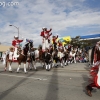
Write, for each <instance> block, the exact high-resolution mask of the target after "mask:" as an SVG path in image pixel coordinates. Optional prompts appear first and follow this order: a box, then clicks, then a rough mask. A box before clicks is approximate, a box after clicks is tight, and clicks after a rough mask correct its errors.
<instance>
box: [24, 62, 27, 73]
mask: <svg viewBox="0 0 100 100" xmlns="http://www.w3.org/2000/svg"><path fill="white" fill-rule="evenodd" d="M24 72H25V74H26V73H27V71H26V63H24Z"/></svg>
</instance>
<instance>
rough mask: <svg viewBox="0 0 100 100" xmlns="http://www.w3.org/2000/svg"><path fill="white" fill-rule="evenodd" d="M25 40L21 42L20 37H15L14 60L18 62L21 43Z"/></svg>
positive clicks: (13, 43) (13, 44) (13, 42)
mask: <svg viewBox="0 0 100 100" xmlns="http://www.w3.org/2000/svg"><path fill="white" fill-rule="evenodd" d="M22 41H23V40H19V37H18V36H14V40H13V41H12V46H14V55H13V60H14V61H16V60H17V57H19V55H17V50H18V48H19V47H20V43H21V42H22Z"/></svg>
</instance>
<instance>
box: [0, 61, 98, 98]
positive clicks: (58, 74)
mask: <svg viewBox="0 0 100 100" xmlns="http://www.w3.org/2000/svg"><path fill="white" fill-rule="evenodd" d="M12 66H13V67H12V68H13V72H12V73H11V72H8V71H6V72H4V66H3V65H2V63H1V62H0V100H99V98H100V97H99V94H100V90H97V89H94V91H93V93H92V94H93V96H92V97H89V96H88V95H87V94H86V93H85V86H86V85H87V84H88V80H89V67H88V64H86V63H76V64H69V65H68V66H66V67H64V68H61V67H58V68H53V69H51V71H46V70H45V69H43V68H41V67H40V65H39V64H38V65H37V66H38V71H34V70H32V71H29V72H28V73H27V74H24V72H23V64H22V65H21V69H20V73H16V68H17V64H15V63H13V64H12Z"/></svg>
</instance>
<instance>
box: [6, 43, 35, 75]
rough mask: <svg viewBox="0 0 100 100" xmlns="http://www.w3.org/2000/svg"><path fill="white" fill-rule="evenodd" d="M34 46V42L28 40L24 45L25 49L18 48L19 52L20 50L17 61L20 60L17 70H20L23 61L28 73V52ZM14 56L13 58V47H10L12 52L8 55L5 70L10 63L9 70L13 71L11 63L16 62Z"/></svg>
mask: <svg viewBox="0 0 100 100" xmlns="http://www.w3.org/2000/svg"><path fill="white" fill-rule="evenodd" d="M32 47H33V42H28V43H27V44H26V45H25V46H24V48H23V50H21V48H18V50H17V52H18V55H19V57H18V58H17V62H18V68H17V72H19V69H20V66H21V63H23V64H24V72H25V73H27V71H26V62H27V55H28V52H29V51H30V48H32ZM22 51H23V54H22ZM11 56H12V57H11ZM12 58H13V48H10V52H9V53H8V54H7V56H6V64H5V71H6V69H7V66H8V64H9V71H11V72H12V67H11V64H12V62H14V61H13V59H12Z"/></svg>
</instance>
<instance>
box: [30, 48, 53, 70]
mask: <svg viewBox="0 0 100 100" xmlns="http://www.w3.org/2000/svg"><path fill="white" fill-rule="evenodd" d="M51 53H52V52H51V51H49V49H46V50H45V51H44V52H43V51H42V48H41V47H40V48H38V49H36V50H34V51H33V52H30V58H29V59H30V64H31V68H33V67H34V69H35V70H36V71H37V70H38V69H37V67H36V64H37V62H39V63H40V64H41V66H42V67H43V68H44V67H45V68H46V70H48V71H49V70H50V69H51V62H52V55H51Z"/></svg>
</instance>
